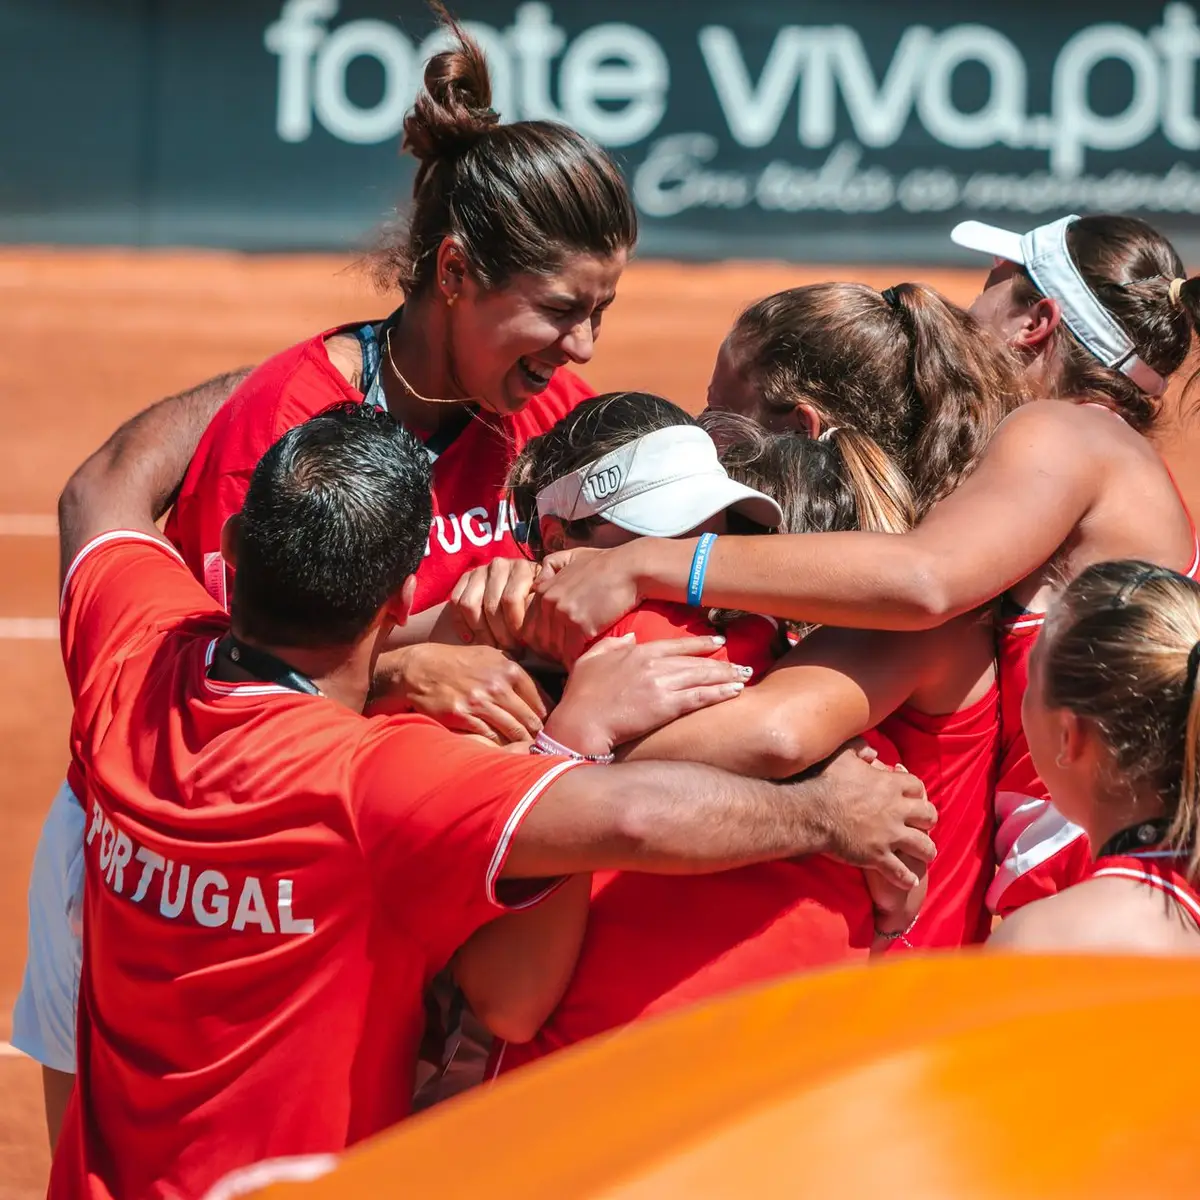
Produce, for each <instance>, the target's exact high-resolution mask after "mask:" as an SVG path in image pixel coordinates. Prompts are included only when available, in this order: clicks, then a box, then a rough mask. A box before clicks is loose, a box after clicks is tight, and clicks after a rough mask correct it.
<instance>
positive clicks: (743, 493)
mask: <svg viewBox="0 0 1200 1200" xmlns="http://www.w3.org/2000/svg"><path fill="white" fill-rule="evenodd" d="M730 508H732V509H734V510H735V511H737V512H739V513H741V514H742V515H743V516H745V517H748V518H749V519H750V520H751V521H754V522H756V523H757V524H759V525H765V526H767V527H769V528H772V529H773V528H775V527H776V526H778V525H780V524H782V522H783V512H782V510H781V509H780V507H779V505H778V504H776V503H775V501H774V500H772V499H771V497H770V496H764V495H763V494H762V492H756V491H755V490H754V489H753V488H748V487H743V486H742V485H741V484H740V483H735V482H734V481H733V480H732V479H730V478H729V476H728V475H726V474H725V468H724V467H723V466H721V463H720V460H719V459H718V458H717V448H716V446H715V445H714V444H713V440H712V438H710V437H709V436H708V434H707V433H705V432H704V430H703V429H700V428H698V427H697V426H695V425H672V426H671V427H670V428H668V429H656V430H655V431H654V432H653V433H648V434H646V436H645V437H640V438H638V439H637V440H636V441H632V442H629V443H628V444H627V445H624V446H622V447H621V448H620V449H619V450H614V451H613V452H612V453H611V454H606V455H605V456H604V457H603V458H598V459H597V460H596V461H595V462H593V463H588V465H587V466H586V467H583V468H581V469H580V470H578V471H572V472H571V473H570V475H564V476H563V477H562V478H561V479H556V480H555V481H554V482H553V483H552V484H550V485H549V486H548V487H545V488H543V489H542V490H541V491H540V492H539V493H538V498H537V511H538V517H539V518H541V517H558V518H560V519H561V520H563V521H579V520H582V519H583V518H585V517H603V518H604V520H606V521H609V522H611V523H612V524H613V525H618V526H620V527H621V528H622V529H627V530H629V532H630V533H638V534H641V535H643V536H644V537H678V536H679V535H680V534H682V533H687V532H688V530H690V529H695V528H696V526H697V525H702V524H703V523H704V522H705V521H707V520H708V519H709V518H710V517H712V516H715V515H716V514H717V513H719V512H724V511H725V510H726V509H730Z"/></svg>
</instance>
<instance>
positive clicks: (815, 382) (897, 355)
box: [729, 283, 1026, 513]
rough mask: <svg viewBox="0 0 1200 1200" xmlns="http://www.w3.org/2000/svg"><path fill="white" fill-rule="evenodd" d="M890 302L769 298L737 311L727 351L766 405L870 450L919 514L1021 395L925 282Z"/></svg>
mask: <svg viewBox="0 0 1200 1200" xmlns="http://www.w3.org/2000/svg"><path fill="white" fill-rule="evenodd" d="M888 295H889V296H890V301H889V300H888V299H885V298H884V295H882V294H881V293H879V292H877V291H875V289H874V288H870V287H867V286H866V285H865V284H860V283H819V284H813V285H811V286H808V287H798V288H791V289H789V290H788V291H785V292H778V293H776V294H775V295H774V296H768V297H767V298H766V299H765V300H760V301H758V303H756V304H753V305H751V306H750V307H749V308H748V309H746V311H745V312H743V313H742V315H741V316H740V317H739V318H738V320H737V322H736V324H735V325H734V327H733V331H732V332H731V333H730V336H729V346H730V350H731V352H732V354H733V357H734V363H735V365H736V367H737V369H738V370H739V372H740V373H741V374H742V375H743V377H744V378H746V379H747V380H748V381H749V382H750V383H751V384H752V385H753V386H754V387H755V388H756V389H757V390H758V391H759V393H760V394H761V395H762V397H763V399H764V401H765V402H766V404H767V405H768V406H769V407H771V408H773V409H776V410H779V411H791V410H792V409H793V408H795V406H796V405H797V404H800V403H807V404H811V405H812V406H813V408H814V409H816V411H817V412H818V413H819V414H820V416H821V417H822V419H823V421H825V422H826V423H827V424H829V425H832V426H837V427H839V428H841V429H853V430H856V431H858V432H859V433H862V434H864V435H866V436H867V437H868V438H870V439H872V440H873V441H874V442H876V443H878V445H879V446H880V447H881V448H882V450H883V451H884V452H885V453H886V454H887V455H889V456H891V457H892V458H893V459H894V460H895V461H896V462H898V463H900V465H901V466H902V467H903V469H904V472H905V474H906V475H907V476H908V478H909V480H910V481H911V483H912V487H913V493H914V496H915V498H916V504H917V509H918V512H920V513H924V512H925V511H926V510H927V509H928V508H929V507H930V505H932V504H934V503H935V502H936V501H937V500H940V499H941V498H942V497H943V496H946V495H948V494H949V493H950V492H952V491H953V490H954V489H955V487H957V486H958V484H959V483H960V482H962V480H963V479H964V478H965V477H966V476H967V475H968V474H969V473H970V472H971V471H972V470H973V469H974V467H975V465H976V463H977V462H978V460H979V458H980V457H981V456H982V454H983V451H984V449H985V448H986V447H987V444H988V442H989V440H990V439H991V436H992V434H993V432H994V431H995V429H996V426H997V425H999V423H1000V422H1001V421H1002V420H1003V419H1004V417H1005V416H1006V415H1007V414H1008V413H1009V412H1011V411H1012V410H1013V409H1014V408H1015V407H1016V406H1017V405H1018V404H1020V403H1021V402H1022V400H1024V399H1025V396H1026V393H1025V388H1024V384H1023V383H1022V380H1021V374H1020V370H1019V366H1018V364H1017V362H1016V360H1015V359H1014V358H1013V356H1012V354H1011V352H1010V351H1009V350H1008V348H1007V347H1006V346H1004V345H1003V343H1001V342H1000V341H999V339H996V338H994V337H992V336H991V335H990V334H989V333H987V332H986V331H985V330H984V329H983V327H982V326H981V325H980V324H979V322H977V321H976V320H975V318H974V317H972V316H971V315H970V313H968V312H966V311H964V310H963V309H961V308H958V307H957V306H956V305H954V304H951V303H950V302H949V301H948V300H946V299H945V298H944V297H942V296H940V295H939V294H938V293H937V292H936V291H934V290H933V289H932V288H929V287H926V286H924V285H923V284H917V283H902V284H898V285H897V286H896V287H894V288H890V289H888Z"/></svg>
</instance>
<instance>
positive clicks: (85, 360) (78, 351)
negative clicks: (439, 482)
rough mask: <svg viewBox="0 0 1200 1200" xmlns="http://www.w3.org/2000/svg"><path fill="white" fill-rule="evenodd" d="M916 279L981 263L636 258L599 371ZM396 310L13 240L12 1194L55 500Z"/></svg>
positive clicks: (0, 1043) (55, 698)
mask: <svg viewBox="0 0 1200 1200" xmlns="http://www.w3.org/2000/svg"><path fill="white" fill-rule="evenodd" d="M906 278H907V279H914V280H923V281H925V282H928V283H931V284H933V285H935V286H937V287H939V288H941V289H943V290H944V291H945V292H946V293H947V294H948V295H950V296H951V297H952V298H954V299H956V300H959V301H965V300H969V299H970V298H971V296H972V294H973V290H974V289H975V288H976V287H977V286H978V284H979V282H980V281H981V279H982V272H966V273H964V272H947V271H927V270H921V269H918V268H908V269H903V268H882V269H872V268H867V267H855V268H844V269H839V268H835V267H821V268H815V269H813V268H805V267H800V266H791V265H783V264H754V265H750V264H742V263H726V264H719V265H714V266H678V265H673V264H660V263H636V264H635V265H634V266H632V267H631V268H630V269H629V271H628V272H627V274H626V276H625V278H624V280H623V281H622V284H621V291H620V297H619V299H618V302H617V304H616V306H615V307H614V308H613V310H612V311H611V313H610V314H609V315H608V316H607V317H606V319H605V322H604V331H603V337H602V339H601V341H600V343H599V347H598V351H597V354H596V358H595V361H594V362H593V363H592V364H591V365H590V366H589V367H588V368H587V369H586V370H585V371H584V374H585V375H586V376H587V377H588V379H589V380H590V381H591V383H592V384H593V386H595V387H596V388H598V389H600V390H608V389H613V388H637V389H644V390H648V391H654V392H659V393H662V394H663V395H666V396H668V397H670V398H671V399H673V400H676V401H678V402H679V403H681V404H684V405H686V406H688V407H691V408H699V407H701V406H702V405H703V402H704V392H705V385H706V383H707V380H708V375H709V371H710V368H711V365H712V360H713V357H714V355H715V353H716V350H717V346H718V345H719V343H720V341H721V338H722V336H723V334H724V332H725V331H726V330H727V329H728V328H729V325H730V323H731V322H732V320H733V318H734V317H735V316H736V314H737V312H738V311H739V309H740V308H741V307H742V306H743V305H745V304H746V303H747V302H748V301H750V300H752V299H755V298H756V297H759V296H762V295H764V294H766V293H768V292H771V291H774V290H777V289H779V288H782V287H787V286H790V285H794V284H799V283H806V282H813V281H816V280H820V279H861V280H863V281H866V282H868V283H871V284H874V285H875V286H879V287H882V286H885V285H887V284H890V283H896V282H898V281H900V280H902V279H906ZM387 308H388V302H387V301H386V300H383V299H380V298H378V297H376V296H374V295H373V294H372V293H371V291H370V290H369V288H368V286H367V284H366V282H365V280H364V279H363V277H362V276H361V275H360V274H358V273H356V272H355V271H353V270H352V269H350V268H349V267H348V263H347V260H345V259H343V258H336V257H329V256H303V257H287V258H278V257H251V256H243V255H233V254H221V253H193V252H186V253H185V252H161V253H158V252H156V253H139V252H131V251H76V250H71V251H57V250H41V249H22V248H0V318H2V319H0V406H2V411H3V416H4V425H3V437H2V438H0V554H2V555H3V560H2V561H3V568H2V569H0V672H2V676H0V678H2V682H3V690H2V691H0V745H2V746H3V747H4V750H5V752H6V758H5V762H4V770H3V771H2V772H0V806H2V811H3V820H2V823H0V829H2V830H3V836H2V837H0V1200H30V1198H32V1197H34V1196H40V1195H42V1194H43V1190H44V1186H45V1178H46V1170H47V1153H46V1148H45V1136H44V1130H43V1127H42V1113H41V1098H40V1083H39V1075H38V1071H37V1070H36V1068H35V1067H34V1066H33V1064H31V1063H29V1062H28V1061H27V1060H25V1059H22V1058H20V1057H19V1056H16V1055H15V1054H14V1053H13V1052H11V1050H9V1048H8V1045H7V1039H8V1037H9V1035H10V1032H11V1026H10V1019H11V1018H10V1014H11V1010H12V1003H13V1000H14V999H15V997H16V993H17V989H18V987H19V985H20V980H21V971H22V964H23V961H24V949H25V947H24V942H25V889H26V885H27V881H28V874H29V866H30V861H31V858H32V854H33V848H34V845H35V843H36V839H37V834H38V830H39V828H40V826H41V821H42V817H43V815H44V813H45V810H46V808H47V806H48V804H49V802H50V798H51V796H52V795H53V793H54V790H55V788H56V787H57V786H58V783H59V781H60V779H61V778H62V775H63V771H64V768H65V765H66V736H67V723H68V715H69V714H68V704H67V693H66V688H65V686H64V683H63V680H62V671H61V665H60V662H59V652H58V643H57V641H56V636H57V635H56V631H55V627H54V616H55V599H56V598H55V570H56V567H55V559H56V545H55V541H54V523H53V513H54V505H55V500H56V498H57V495H58V492H59V490H60V488H61V487H62V484H63V483H64V481H65V480H66V478H67V476H68V475H69V473H70V472H71V470H72V469H73V468H74V467H75V466H76V465H77V464H78V463H79V462H80V461H81V460H82V459H83V458H84V457H85V456H86V455H87V454H88V453H89V452H90V451H91V450H93V449H94V448H95V447H97V446H98V445H99V444H100V443H101V442H102V441H103V440H104V438H106V437H107V436H108V434H109V433H110V432H111V431H112V430H113V429H114V428H115V427H116V425H117V424H118V423H120V422H121V421H122V420H124V419H125V418H126V417H128V416H129V415H131V414H132V413H134V412H136V411H137V410H138V409H140V408H142V407H144V406H145V405H146V404H148V403H150V402H151V401H153V400H155V399H157V398H159V397H161V396H164V395H167V394H169V393H171V392H173V391H177V390H180V389H182V388H185V387H187V386H189V385H190V384H193V383H196V382H198V381H200V380H202V379H204V378H207V377H208V376H211V375H213V374H216V373H218V372H220V371H223V370H227V369H230V368H233V367H237V366H239V365H242V364H245V363H254V362H257V361H259V360H261V359H262V358H263V357H265V356H267V355H269V354H271V353H272V352H273V351H275V350H278V349H281V348H283V347H284V346H287V345H289V344H290V343H292V342H295V341H297V340H299V339H300V338H302V337H305V336H306V335H309V334H311V333H313V332H314V331H316V330H319V329H322V328H324V327H327V326H331V325H335V324H337V323H339V322H340V321H343V320H351V319H355V318H363V317H372V316H380V315H382V314H383V313H384V312H385V311H386V309H387ZM1170 424H1171V428H1170V429H1168V431H1167V434H1166V437H1165V442H1164V444H1165V447H1166V450H1167V453H1168V456H1169V458H1170V459H1171V461H1172V464H1173V466H1174V467H1175V468H1176V474H1177V477H1178V479H1179V481H1180V484H1181V486H1182V487H1183V490H1184V492H1185V495H1186V496H1187V497H1188V499H1189V502H1191V503H1192V504H1193V506H1195V503H1196V502H1197V501H1200V474H1198V473H1197V472H1196V471H1195V470H1193V469H1191V468H1192V464H1193V463H1200V433H1195V432H1192V433H1191V434H1190V437H1184V436H1181V434H1180V431H1179V426H1178V423H1176V422H1172V423H1170ZM1189 441H1190V443H1191V445H1190V447H1189V445H1188V442H1189ZM1157 1027H1158V1028H1170V1027H1171V1026H1170V1024H1169V1023H1167V1024H1162V1023H1161V1022H1159V1023H1158V1024H1157ZM1180 1027H1183V1026H1182V1025H1181V1026H1180ZM1099 1044H1101V1043H1100V1042H1098V1041H1097V1042H1093V1045H1099ZM1143 1049H1144V1047H1143ZM897 1086H898V1085H897ZM1133 1144H1134V1145H1136V1144H1137V1143H1136V1142H1135V1143H1133ZM1154 1144H1156V1145H1159V1146H1162V1145H1163V1144H1164V1143H1163V1141H1162V1140H1161V1139H1158V1140H1156V1141H1155V1143H1154ZM1131 1153H1134V1154H1135V1157H1139V1158H1144V1155H1137V1154H1136V1152H1135V1151H1133V1150H1131ZM871 1158H872V1159H874V1158H875V1156H874V1155H872V1156H871ZM880 1161H884V1160H883V1159H881V1160H880ZM863 1169H864V1170H865V1169H866V1168H865V1165H864V1166H863ZM897 1169H899V1163H897ZM900 1192H901V1194H904V1189H903V1187H901V1188H900ZM545 1194H550V1193H545ZM559 1194H563V1193H559ZM631 1194H632V1193H631ZM764 1194H765V1193H764Z"/></svg>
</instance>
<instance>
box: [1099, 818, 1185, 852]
mask: <svg viewBox="0 0 1200 1200" xmlns="http://www.w3.org/2000/svg"><path fill="white" fill-rule="evenodd" d="M1170 828H1171V822H1170V821H1168V820H1167V819H1166V818H1165V817H1156V818H1155V819H1154V820H1152V821H1143V822H1142V823H1141V824H1140V825H1130V826H1129V827H1128V828H1126V829H1121V830H1118V831H1117V832H1116V833H1114V834H1113V835H1112V837H1110V838H1109V839H1108V841H1107V842H1105V843H1104V845H1103V846H1101V847H1100V853H1099V854H1097V855H1096V857H1097V858H1115V857H1118V856H1120V855H1123V854H1132V853H1133V852H1134V851H1136V850H1148V849H1149V848H1150V847H1151V846H1157V845H1158V844H1159V843H1160V842H1162V841H1165V840H1166V836H1167V833H1168V832H1169V831H1170Z"/></svg>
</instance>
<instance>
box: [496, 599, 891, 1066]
mask: <svg viewBox="0 0 1200 1200" xmlns="http://www.w3.org/2000/svg"><path fill="white" fill-rule="evenodd" d="M631 632H632V633H634V634H636V635H637V639H638V641H639V642H649V641H659V640H663V639H665V638H674V637H683V636H702V635H705V634H711V633H713V632H714V630H713V626H712V625H711V624H710V623H709V622H708V621H707V620H706V619H705V618H704V615H703V613H702V612H698V611H697V610H695V609H689V608H686V607H685V606H683V605H679V604H670V603H659V602H654V603H650V604H645V605H643V606H642V607H641V608H640V609H638V610H637V611H635V612H634V613H631V614H630V615H629V616H628V617H625V618H624V619H623V620H621V621H620V622H618V623H617V624H616V625H614V626H613V627H612V629H611V630H609V631H608V633H607V634H606V635H605V636H616V635H620V634H623V633H631ZM724 632H725V635H726V637H727V639H728V640H727V642H726V645H725V646H724V647H722V649H721V651H720V652H719V656H720V657H721V658H723V659H725V660H727V661H731V662H737V663H740V664H742V665H744V666H750V667H753V668H754V672H755V673H754V679H760V678H761V677H762V676H763V675H764V674H765V673H766V672H767V671H768V670H769V669H770V667H771V664H772V662H773V661H774V657H775V648H776V642H777V638H778V634H777V631H776V628H775V626H774V623H773V622H771V621H768V620H767V619H765V618H763V617H745V618H741V619H739V620H736V621H734V622H733V623H732V624H731V625H730V626H729V627H728V628H727V629H726V630H725V631H724ZM873 744H875V745H876V748H877V749H879V751H880V755H881V757H883V758H884V759H885V761H892V762H894V761H895V757H894V754H890V755H889V748H888V747H887V746H886V745H885V743H884V741H883V740H882V739H880V740H878V741H875V742H874V743H873ZM874 933H875V918H874V907H873V905H872V902H871V895H870V892H869V891H868V890H867V885H866V880H865V878H864V876H863V873H862V872H861V871H859V870H856V869H854V868H852V867H847V866H844V865H842V864H841V863H836V862H834V861H833V860H832V859H828V858H825V857H823V856H819V855H816V856H812V857H808V858H805V859H803V860H791V861H785V862H775V863H763V864H760V865H757V866H753V867H744V868H742V869H740V870H736V871H725V872H722V873H721V874H718V875H705V876H694V877H671V878H666V877H661V876H654V875H643V874H640V873H636V872H612V871H608V872H603V873H597V875H596V876H595V878H594V880H593V885H592V907H591V912H590V914H589V916H588V927H587V934H586V936H585V938H584V943H583V949H582V952H581V954H580V958H579V964H578V966H577V967H576V969H575V974H574V976H573V977H572V980H571V983H570V986H569V987H568V988H567V992H566V995H565V996H564V997H563V999H562V1001H561V1003H560V1004H559V1006H558V1008H557V1009H556V1010H555V1012H554V1013H553V1015H552V1016H551V1017H550V1019H549V1020H548V1021H547V1022H546V1024H545V1025H544V1026H543V1027H542V1029H541V1031H540V1032H539V1033H538V1035H537V1037H536V1038H535V1039H534V1040H533V1041H532V1042H529V1043H527V1044H524V1045H504V1046H502V1047H501V1048H500V1049H499V1050H498V1051H497V1052H496V1054H495V1055H494V1056H493V1067H492V1073H498V1072H507V1071H510V1070H513V1069H515V1068H516V1067H518V1066H520V1065H522V1064H524V1063H527V1062H531V1061H532V1060H534V1059H537V1058H541V1057H542V1056H543V1055H546V1054H549V1053H550V1052H551V1051H553V1050H558V1049H561V1048H562V1047H564V1046H569V1045H572V1044H573V1043H575V1042H578V1041H581V1040H583V1039H584V1038H587V1037H591V1036H593V1035H595V1034H598V1033H603V1032H605V1031H607V1030H610V1029H615V1028H618V1027H619V1026H622V1025H628V1024H629V1023H630V1022H632V1021H636V1020H641V1019H642V1018H644V1017H650V1016H654V1015H656V1014H658V1013H664V1012H670V1011H672V1010H673V1009H676V1008H681V1007H683V1006H685V1005H688V1004H693V1003H696V1002H697V1001H700V1000H703V999H706V998H708V997H711V996H716V995H721V994H723V993H725V992H729V991H733V990H734V989H735V988H739V987H743V986H746V985H748V984H753V983H759V982H763V981H766V980H769V979H775V978H778V977H779V976H780V975H785V974H788V973H790V972H792V971H797V970H803V969H812V968H815V967H820V966H827V965H829V964H832V963H837V962H844V961H846V960H848V959H865V958H866V956H867V954H868V953H869V952H870V948H871V942H872V940H873V938H874Z"/></svg>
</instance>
